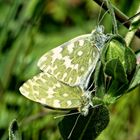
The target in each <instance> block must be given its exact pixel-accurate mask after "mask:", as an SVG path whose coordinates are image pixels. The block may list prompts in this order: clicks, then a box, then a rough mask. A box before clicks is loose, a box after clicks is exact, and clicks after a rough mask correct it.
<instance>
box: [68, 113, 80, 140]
mask: <svg viewBox="0 0 140 140" xmlns="http://www.w3.org/2000/svg"><path fill="white" fill-rule="evenodd" d="M80 115H81V114H79V115H78V117H77V118H76V121H75V124H74V126H73V127H72V129H71V131H70V133H69V135H68V137H67V138H68V139H70V137H71V135H72V133H73V131H74V128H75V126H76V125H77V122H78V120H79V117H80Z"/></svg>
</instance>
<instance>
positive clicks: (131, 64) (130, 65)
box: [124, 47, 136, 75]
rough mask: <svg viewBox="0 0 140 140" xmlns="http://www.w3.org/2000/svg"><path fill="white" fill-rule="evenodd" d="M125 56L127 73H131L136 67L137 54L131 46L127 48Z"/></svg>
mask: <svg viewBox="0 0 140 140" xmlns="http://www.w3.org/2000/svg"><path fill="white" fill-rule="evenodd" d="M124 58H125V67H126V73H127V74H129V75H130V74H131V73H132V71H133V70H134V69H135V68H136V56H135V54H134V52H133V51H132V50H131V49H130V48H129V47H126V48H125V55H124Z"/></svg>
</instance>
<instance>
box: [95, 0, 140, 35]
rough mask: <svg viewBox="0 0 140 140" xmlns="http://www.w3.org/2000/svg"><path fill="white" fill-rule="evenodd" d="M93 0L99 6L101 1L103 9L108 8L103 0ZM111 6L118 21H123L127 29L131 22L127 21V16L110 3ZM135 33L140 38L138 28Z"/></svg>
mask: <svg viewBox="0 0 140 140" xmlns="http://www.w3.org/2000/svg"><path fill="white" fill-rule="evenodd" d="M93 1H95V2H96V3H97V4H98V5H99V6H101V5H102V3H103V6H102V8H103V9H104V10H108V8H107V4H106V3H105V2H104V0H93ZM112 6H113V8H114V12H115V16H116V19H117V20H118V21H120V22H121V23H124V24H123V25H124V26H125V27H126V28H128V29H129V27H130V25H131V22H130V21H129V17H128V16H126V15H125V14H124V13H122V12H121V11H120V10H119V9H118V8H116V7H115V6H114V5H112ZM135 35H136V36H137V37H139V38H140V29H138V30H137V31H136V33H135Z"/></svg>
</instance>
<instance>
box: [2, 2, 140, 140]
mask: <svg viewBox="0 0 140 140" xmlns="http://www.w3.org/2000/svg"><path fill="white" fill-rule="evenodd" d="M112 3H113V4H114V5H115V6H117V7H118V8H119V9H120V10H121V11H122V12H124V13H125V14H126V15H127V16H129V17H130V16H132V15H134V14H135V12H136V9H137V6H138V3H139V0H133V1H128V0H114V1H113V0H112ZM99 12H100V7H99V6H98V5H97V4H96V3H95V2H94V1H92V0H0V139H1V140H7V139H8V126H9V124H10V122H11V121H12V120H13V119H17V120H18V122H19V127H20V131H21V132H22V138H23V140H59V139H61V137H60V134H59V131H58V128H57V123H58V121H59V120H60V119H62V118H60V119H54V118H53V117H55V116H58V115H60V113H61V112H60V113H59V112H56V111H51V110H48V109H46V108H44V107H42V106H41V105H39V104H37V103H34V102H32V101H29V100H28V99H26V98H25V97H23V96H22V95H21V94H20V93H19V87H20V86H21V84H22V83H23V82H24V81H26V80H27V79H29V78H31V77H32V76H33V75H35V74H37V73H39V68H38V67H37V61H38V59H39V58H40V57H41V56H42V55H43V54H44V53H45V52H47V51H48V50H50V49H51V48H54V47H57V46H58V45H60V44H62V43H64V42H66V41H68V40H69V39H71V38H74V37H76V36H78V35H81V34H86V33H90V32H91V31H92V29H94V28H95V26H96V25H97V24H98V22H99V21H98V17H99ZM102 13H104V11H102ZM101 24H103V25H104V26H105V31H106V32H111V26H110V25H111V18H110V16H109V15H108V14H107V15H106V16H105V17H104V19H103V21H102V22H101ZM119 25H121V24H120V23H119ZM127 31H128V30H127V29H126V28H125V27H123V26H119V33H120V34H121V35H122V36H125V34H126V33H127ZM139 43H140V39H138V38H135V39H134V41H133V44H132V45H131V47H132V48H133V49H134V50H137V49H140V46H139ZM109 109H110V115H111V117H110V123H109V126H108V127H107V129H106V130H104V131H103V132H102V134H101V135H100V136H99V137H98V140H140V88H139V87H138V88H137V89H135V90H134V91H132V92H131V93H129V94H127V95H124V96H123V97H122V98H121V99H119V100H118V101H117V103H116V104H115V105H111V106H110V107H109Z"/></svg>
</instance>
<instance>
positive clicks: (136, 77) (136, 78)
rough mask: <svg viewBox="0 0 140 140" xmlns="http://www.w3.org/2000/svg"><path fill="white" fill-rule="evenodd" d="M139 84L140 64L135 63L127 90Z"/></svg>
mask: <svg viewBox="0 0 140 140" xmlns="http://www.w3.org/2000/svg"><path fill="white" fill-rule="evenodd" d="M139 84H140V65H137V67H136V71H135V74H134V76H133V79H132V80H131V83H130V85H129V88H128V92H129V91H131V90H132V89H134V88H135V87H136V86H138V85H139Z"/></svg>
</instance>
